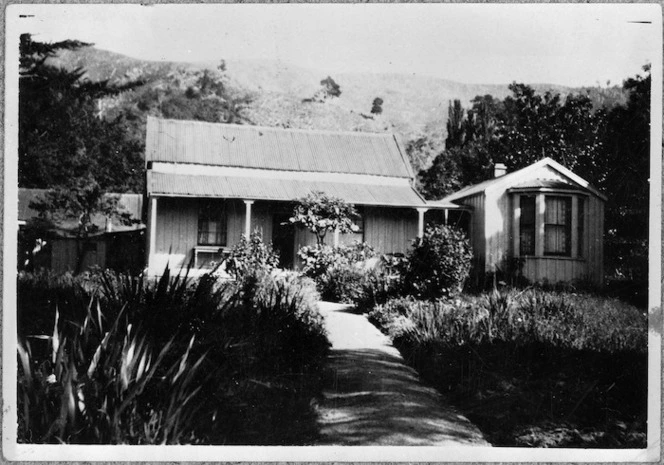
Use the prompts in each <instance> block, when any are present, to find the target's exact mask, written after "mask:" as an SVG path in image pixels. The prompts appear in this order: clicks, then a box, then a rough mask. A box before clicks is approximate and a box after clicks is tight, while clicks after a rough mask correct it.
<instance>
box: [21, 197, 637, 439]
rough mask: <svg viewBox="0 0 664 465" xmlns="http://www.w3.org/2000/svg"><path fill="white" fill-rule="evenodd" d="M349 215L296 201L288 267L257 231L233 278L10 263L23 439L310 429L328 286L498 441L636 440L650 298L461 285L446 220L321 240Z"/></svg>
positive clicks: (456, 249) (462, 255) (468, 257)
mask: <svg viewBox="0 0 664 465" xmlns="http://www.w3.org/2000/svg"><path fill="white" fill-rule="evenodd" d="M355 215H356V212H355V211H354V209H353V207H352V206H350V205H347V204H345V203H344V202H343V201H341V200H340V199H335V198H332V197H327V196H325V195H324V194H323V193H313V194H312V195H310V196H308V197H307V198H304V199H301V200H300V202H299V203H298V205H297V206H296V208H295V210H294V212H293V216H292V218H291V219H290V223H291V224H292V225H293V226H295V227H298V226H299V227H305V228H307V229H309V230H310V231H311V232H312V233H314V234H315V236H316V239H317V241H316V245H315V246H307V247H303V248H301V249H300V251H299V257H300V260H301V261H300V263H301V269H300V270H299V271H297V272H296V271H285V270H279V269H277V264H278V262H279V260H278V256H277V254H276V253H275V252H274V251H273V250H272V248H271V246H270V245H267V244H265V243H264V242H263V239H262V237H261V235H260V234H259V233H255V234H252V235H251V236H250V237H249V238H246V237H243V238H242V240H241V241H240V243H238V244H237V245H236V246H235V247H234V248H233V249H232V251H231V253H230V256H229V257H228V259H227V261H226V262H225V263H224V265H225V270H226V272H227V273H229V274H230V276H231V277H232V278H233V279H232V280H228V279H221V278H220V275H219V273H217V272H216V270H214V269H213V270H212V271H211V272H210V273H208V274H206V275H203V276H202V277H200V278H198V279H192V278H189V276H188V272H187V271H186V270H185V271H183V272H181V273H172V272H171V270H169V269H168V268H167V269H166V270H164V273H163V275H162V276H161V277H160V278H159V279H157V280H154V281H150V280H147V279H145V278H143V277H142V276H132V275H129V274H123V273H118V272H113V271H110V270H104V271H102V270H92V271H88V272H85V273H82V274H79V275H75V276H74V275H71V274H66V275H55V274H52V273H50V272H48V271H37V272H32V273H28V272H21V273H19V276H18V283H17V286H18V362H19V377H18V417H19V425H18V435H19V437H18V439H19V442H23V443H76V444H226V445H233V444H252V445H268V444H270V445H307V444H314V443H315V441H316V437H317V426H316V408H315V405H316V402H317V398H318V396H319V395H320V392H321V389H322V382H323V381H322V380H323V379H324V378H325V377H324V370H325V361H326V356H327V354H328V350H329V342H328V340H327V338H326V334H325V329H324V325H323V319H322V316H321V315H320V313H319V311H318V305H317V302H318V301H319V300H320V299H321V298H322V299H323V300H328V301H336V302H345V303H351V304H354V305H355V307H356V308H357V310H358V311H361V312H364V313H365V314H366V315H367V317H368V318H369V320H370V321H371V322H372V323H374V324H375V325H376V326H377V327H378V328H379V329H380V330H382V331H383V332H384V333H386V334H387V335H388V336H389V337H390V338H391V340H392V341H393V343H394V345H395V346H396V347H397V348H398V349H399V350H400V352H401V353H402V355H403V357H404V359H405V360H406V362H407V363H408V364H410V365H411V366H412V367H414V368H415V369H416V370H417V371H418V372H419V374H420V376H421V377H422V378H423V379H424V380H426V381H427V382H428V383H430V384H431V385H433V386H434V387H436V388H437V389H438V390H439V391H440V392H441V393H442V394H443V395H444V396H446V397H447V399H448V400H449V401H450V402H451V403H452V404H454V405H455V406H456V407H457V408H458V409H459V410H460V411H461V412H462V413H463V414H464V415H465V416H467V417H468V418H469V419H470V420H471V421H472V422H473V423H475V424H476V425H477V426H478V427H479V428H480V429H481V431H482V432H483V434H484V436H485V437H486V439H487V440H488V441H489V442H490V443H491V444H493V445H494V446H524V447H586V448H587V447H601V448H641V447H645V446H646V415H647V411H646V410H647V409H646V406H647V314H646V312H645V311H644V310H643V309H639V308H637V307H635V306H633V305H631V304H628V303H625V302H623V301H621V300H618V299H616V298H613V297H608V296H606V295H603V294H602V293H601V292H599V291H597V290H592V289H585V290H584V289H581V288H574V287H573V286H571V285H567V286H565V287H560V288H556V287H551V286H544V285H541V284H540V285H537V284H528V283H522V282H521V283H519V285H518V286H517V285H507V284H505V282H503V281H501V280H500V279H499V277H495V279H493V280H492V284H491V285H490V286H489V287H488V288H487V289H483V288H476V289H472V288H469V287H468V283H467V281H468V277H469V276H470V273H471V262H472V253H471V250H470V246H469V244H468V241H467V239H466V237H465V235H464V233H463V232H461V231H459V230H457V229H455V228H453V227H448V226H441V225H432V226H429V227H428V228H427V229H426V230H425V231H424V234H423V236H422V237H421V238H418V239H416V240H415V241H414V242H413V244H412V246H411V248H410V250H409V251H408V253H407V254H405V255H379V254H377V253H376V252H375V251H374V249H373V248H372V247H371V246H370V245H369V244H366V243H354V244H351V245H334V246H332V245H328V244H326V242H325V238H326V235H327V233H329V232H331V231H340V232H350V231H353V230H354V226H355V225H354V224H353V218H354V216H355Z"/></svg>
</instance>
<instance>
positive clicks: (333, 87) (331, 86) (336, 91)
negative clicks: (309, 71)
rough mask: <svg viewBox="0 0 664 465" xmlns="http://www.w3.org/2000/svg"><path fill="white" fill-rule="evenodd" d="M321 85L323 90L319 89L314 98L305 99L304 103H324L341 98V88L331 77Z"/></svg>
mask: <svg viewBox="0 0 664 465" xmlns="http://www.w3.org/2000/svg"><path fill="white" fill-rule="evenodd" d="M320 85H321V86H322V87H321V89H319V90H318V91H317V92H316V93H315V94H314V96H313V97H311V98H305V99H303V100H302V102H318V103H323V102H325V101H326V100H327V99H330V98H334V97H339V96H340V95H341V87H339V84H337V83H336V82H334V79H332V78H331V77H330V76H328V77H326V78H325V79H323V80H322V81H320Z"/></svg>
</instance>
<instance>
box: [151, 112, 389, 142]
mask: <svg viewBox="0 0 664 465" xmlns="http://www.w3.org/2000/svg"><path fill="white" fill-rule="evenodd" d="M148 118H151V119H154V120H156V121H166V122H169V123H177V124H195V125H200V126H230V127H233V128H237V129H242V130H264V131H275V132H281V131H283V132H304V133H317V134H329V135H353V136H370V137H382V138H387V137H393V136H394V133H393V132H370V131H348V130H345V131H335V130H331V129H302V128H281V127H277V126H259V125H253V124H236V123H213V122H210V121H197V120H188V119H173V118H159V117H156V116H148Z"/></svg>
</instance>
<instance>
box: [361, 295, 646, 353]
mask: <svg viewBox="0 0 664 465" xmlns="http://www.w3.org/2000/svg"><path fill="white" fill-rule="evenodd" d="M378 314H380V315H381V316H378ZM371 315H372V317H373V318H374V320H376V321H378V322H379V324H381V325H382V326H386V327H389V324H388V323H386V321H387V322H389V320H390V318H392V317H394V315H401V316H405V317H407V318H408V319H410V320H411V322H412V325H411V326H409V328H410V329H409V331H408V333H407V334H406V335H404V334H401V335H400V336H407V337H409V338H411V339H412V340H413V341H416V342H422V341H424V340H434V339H435V340H437V341H439V342H441V343H444V344H445V345H448V346H460V345H464V344H468V343H472V344H481V343H492V342H497V341H502V342H513V343H517V344H530V343H542V344H547V345H550V346H553V347H561V348H568V349H576V350H596V351H602V352H618V351H639V352H645V351H646V349H647V315H646V314H645V313H644V312H643V311H640V310H638V309H637V308H636V307H633V306H631V305H629V304H625V303H623V302H621V301H619V300H617V299H611V298H606V297H600V296H595V295H590V294H574V293H566V292H550V291H542V290H539V289H526V290H515V289H509V290H505V291H498V290H494V291H491V292H488V293H485V294H482V295H479V296H473V295H462V296H458V297H457V298H455V299H448V300H441V301H436V302H426V301H409V300H403V299H396V300H391V301H389V302H387V303H386V304H384V305H382V306H378V307H377V308H376V309H375V310H374V311H373V312H372V313H371Z"/></svg>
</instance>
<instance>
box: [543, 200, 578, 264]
mask: <svg viewBox="0 0 664 465" xmlns="http://www.w3.org/2000/svg"><path fill="white" fill-rule="evenodd" d="M544 202H545V206H544V255H559V256H566V257H569V256H571V254H572V198H571V197H557V196H546V197H545V198H544Z"/></svg>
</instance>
